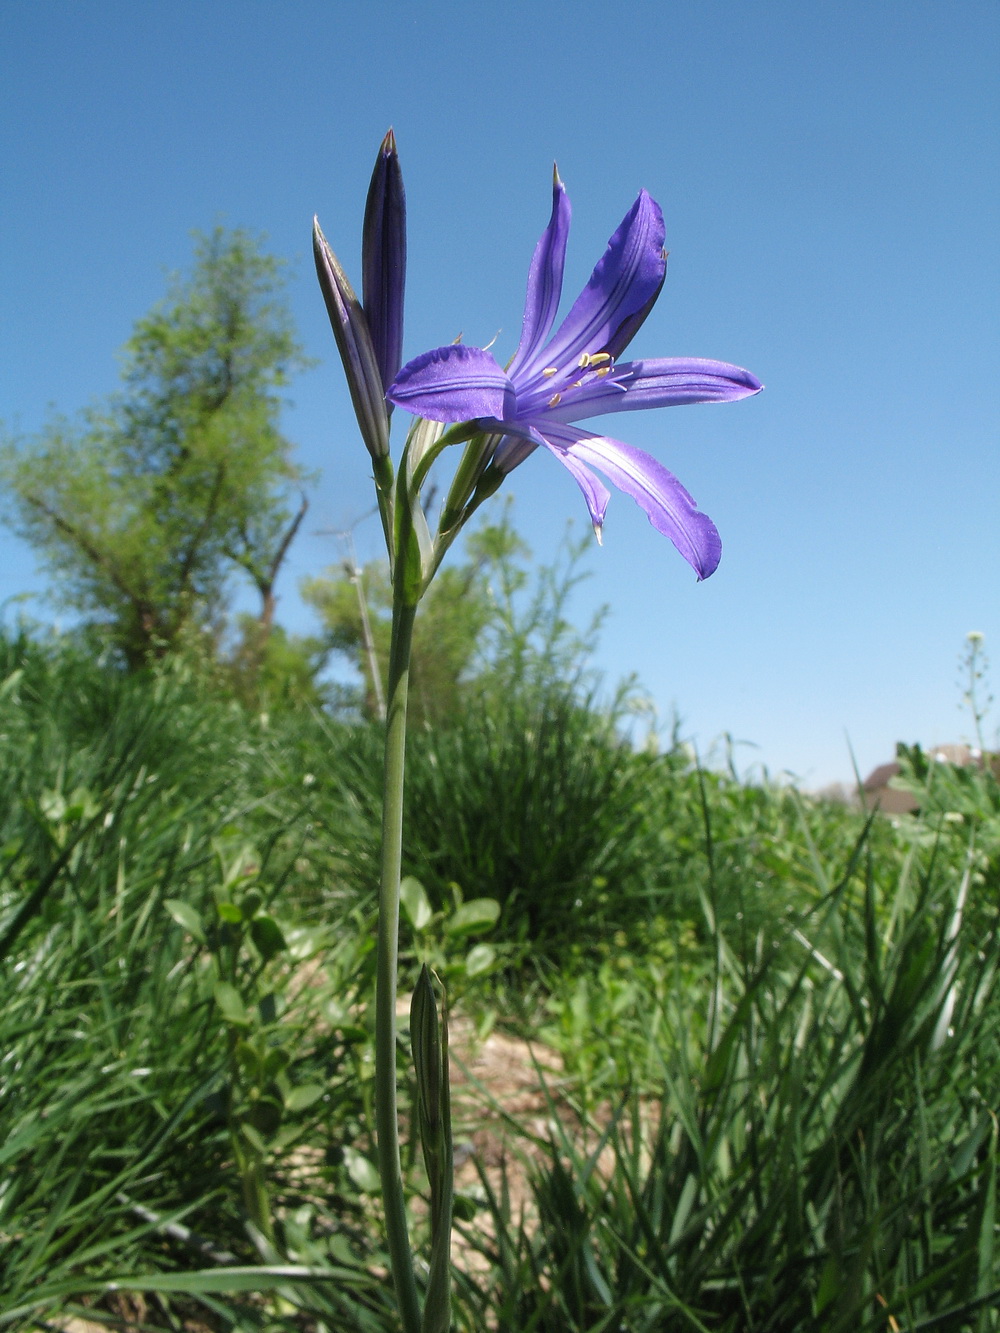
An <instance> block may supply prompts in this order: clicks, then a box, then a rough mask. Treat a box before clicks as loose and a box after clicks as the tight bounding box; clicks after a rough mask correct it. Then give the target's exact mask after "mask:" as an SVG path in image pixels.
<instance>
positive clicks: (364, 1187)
mask: <svg viewBox="0 0 1000 1333" xmlns="http://www.w3.org/2000/svg"><path fill="white" fill-rule="evenodd" d="M344 1164H345V1166H346V1167H347V1174H348V1175H349V1176H350V1177H351V1179H352V1180H353V1181H354V1183H355V1185H357V1187H358V1189H359V1190H361V1192H362V1193H363V1194H378V1192H379V1190H380V1189H381V1188H382V1182H381V1181H380V1180H379V1175H378V1171H377V1170H376V1168H375V1164H374V1162H371V1161H369V1159H368V1158H367V1157H366V1156H365V1155H364V1153H360V1152H358V1150H357V1148H345V1149H344Z"/></svg>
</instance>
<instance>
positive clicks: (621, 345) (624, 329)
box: [599, 256, 667, 361]
mask: <svg viewBox="0 0 1000 1333" xmlns="http://www.w3.org/2000/svg"><path fill="white" fill-rule="evenodd" d="M666 280H667V263H666V256H664V261H663V276H662V277H661V278H660V283H659V286H658V287H657V288H656V290H655V291H654V292H653V294H652V296H650V297H649V299H648V300H647V301H646V304H645V305H644V306H643V307H642V309H641V310H637V311H636V312H635V314H634V315H628V316H627V317H626V318H625V319H623V320H622V322H621V323H620V324H619V325H618V327H617V329H615V331H614V333H613V334H612V335H611V337H610V338H609V339H608V341H607V342H606V343H605V344H604V346H603V347H601V348H599V350H600V351H602V352H607V353H608V355H609V356H610V357H612V358H613V359H614V360H615V361H617V360H618V358H619V357H620V356H621V354H622V352H624V350H625V348H626V347H627V346H628V345H629V343H630V342H631V341H632V339H633V338H634V337H635V335H636V334H637V333H638V332H639V330H640V329H641V328H642V326H643V324H645V322H646V316H647V315H648V314H649V312H650V311H651V310H652V308H653V306H654V305H656V302H657V301H658V299H659V296H660V292H661V291H663V284H664V283H665V282H666Z"/></svg>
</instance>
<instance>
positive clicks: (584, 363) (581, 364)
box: [576, 352, 590, 370]
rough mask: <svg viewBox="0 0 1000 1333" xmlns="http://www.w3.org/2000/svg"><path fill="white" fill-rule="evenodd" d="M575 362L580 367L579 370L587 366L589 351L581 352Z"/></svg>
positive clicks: (588, 363)
mask: <svg viewBox="0 0 1000 1333" xmlns="http://www.w3.org/2000/svg"><path fill="white" fill-rule="evenodd" d="M576 364H577V365H578V366H579V367H580V369H581V370H586V369H587V367H588V366H589V365H590V353H589V352H581V353H580V360H579V361H578V362H577V363H576Z"/></svg>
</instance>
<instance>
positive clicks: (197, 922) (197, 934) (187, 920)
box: [163, 898, 205, 944]
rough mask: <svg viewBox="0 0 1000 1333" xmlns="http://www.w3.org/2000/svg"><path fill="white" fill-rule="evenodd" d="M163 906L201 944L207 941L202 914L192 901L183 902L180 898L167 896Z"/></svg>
mask: <svg viewBox="0 0 1000 1333" xmlns="http://www.w3.org/2000/svg"><path fill="white" fill-rule="evenodd" d="M163 906H164V907H165V908H166V909H167V911H168V912H169V913H170V915H171V916H172V917H173V918H174V920H175V921H176V922H177V924H178V925H179V926H180V927H181V929H182V930H186V931H187V933H188V934H189V935H191V936H192V937H193V938H194V939H196V940H197V941H198V943H199V944H204V943H205V927H204V925H203V924H202V920H201V916H200V914H199V913H198V912H196V911H195V909H194V908H193V907H192V906H191V904H190V903H186V902H183V901H182V900H181V899H180V898H167V899H166V901H165V902H164V904H163Z"/></svg>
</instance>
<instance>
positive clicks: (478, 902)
mask: <svg viewBox="0 0 1000 1333" xmlns="http://www.w3.org/2000/svg"><path fill="white" fill-rule="evenodd" d="M499 916H500V904H499V903H498V902H497V900H496V899H495V898H470V899H469V901H468V902H467V903H462V905H461V907H457V908H456V909H455V911H454V912H453V913H452V914H451V916H450V917H449V918H448V920H447V921H446V922H445V930H447V932H448V934H449V935H479V934H481V933H482V932H483V931H484V930H490V929H492V927H493V926H495V925H496V923H497V920H498V919H499Z"/></svg>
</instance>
